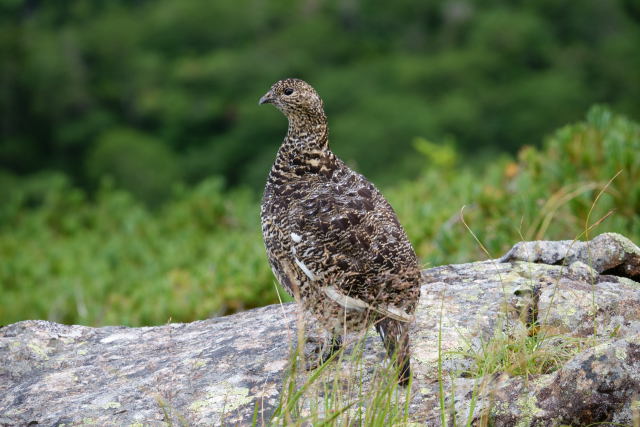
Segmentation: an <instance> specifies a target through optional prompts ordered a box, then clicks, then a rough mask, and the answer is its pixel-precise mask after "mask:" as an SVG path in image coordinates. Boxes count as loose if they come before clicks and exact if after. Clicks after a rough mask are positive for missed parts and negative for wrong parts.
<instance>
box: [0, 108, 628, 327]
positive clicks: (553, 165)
mask: <svg viewBox="0 0 640 427" xmlns="http://www.w3.org/2000/svg"><path fill="white" fill-rule="evenodd" d="M415 146H416V150H417V153H418V155H419V156H421V158H422V163H423V173H422V174H421V176H420V177H419V178H417V179H415V180H413V181H408V182H400V183H396V184H395V185H394V186H393V187H386V188H383V189H382V190H383V192H384V194H385V195H386V196H387V198H388V199H389V200H390V202H391V204H392V205H393V206H394V208H395V209H396V211H397V212H398V215H399V217H400V220H401V222H402V224H403V225H404V226H405V228H406V229H407V232H408V234H409V237H410V239H411V240H412V242H413V243H414V246H415V248H416V251H417V252H418V255H419V257H420V258H421V259H422V260H423V263H424V265H425V266H430V265H440V264H445V263H456V262H469V261H475V260H480V259H485V258H486V257H487V254H485V253H484V252H483V250H482V249H481V248H480V247H479V246H478V245H477V244H476V242H475V241H474V239H473V238H472V237H471V236H470V234H469V232H468V231H467V229H466V228H465V226H464V224H462V222H461V221H460V210H461V208H462V206H466V208H465V210H464V216H465V220H466V221H467V222H468V223H469V224H472V225H473V230H474V232H475V233H476V234H477V238H478V239H479V240H480V241H482V242H483V243H484V245H485V246H486V250H487V253H488V254H490V256H492V257H495V256H498V255H500V254H502V253H504V251H506V250H507V249H508V248H509V247H510V246H511V245H512V244H513V243H515V242H516V241H519V240H521V239H523V238H524V239H539V238H545V239H571V238H573V237H574V236H575V234H576V233H575V231H576V230H583V229H584V224H585V222H586V221H587V220H588V218H589V217H591V218H602V217H604V216H606V215H607V213H609V212H613V213H612V214H610V215H609V216H608V217H607V218H606V220H604V221H603V222H602V224H600V226H599V227H598V230H597V232H605V231H615V232H619V233H622V234H624V235H626V236H628V237H629V238H630V239H632V240H634V241H636V242H638V241H640V186H638V185H637V183H638V182H640V126H639V125H638V124H637V123H634V122H632V121H630V120H628V119H626V118H625V117H622V116H619V115H615V114H613V113H612V112H610V111H609V110H607V109H606V108H603V107H594V108H592V109H591V111H590V112H589V113H588V114H587V117H586V120H585V121H583V122H580V123H576V124H572V125H567V126H565V127H563V128H561V129H559V130H558V131H557V132H556V133H554V134H553V135H552V136H550V137H549V138H548V139H547V141H546V142H545V144H544V147H543V148H542V149H540V150H537V149H534V148H531V147H525V148H523V149H522V150H521V151H520V153H519V155H518V157H517V158H515V159H514V158H511V157H509V156H506V155H505V156H503V157H500V158H496V159H492V161H491V162H488V163H482V164H474V165H472V166H465V165H463V161H462V160H461V159H460V154H459V153H458V152H457V151H456V150H455V148H454V147H453V146H451V145H447V144H434V143H431V142H429V141H426V140H424V139H417V140H416V141H415ZM618 172H620V173H619V175H617V177H616V178H615V180H613V182H612V183H611V185H610V186H609V187H608V189H607V191H606V192H604V193H603V194H602V195H600V196H599V200H598V203H597V204H596V205H595V207H594V208H593V209H592V206H593V201H594V200H595V198H596V197H598V191H599V189H601V188H602V187H603V186H604V185H605V184H606V182H607V181H609V180H610V179H611V178H612V177H613V176H616V174H617V173H618ZM266 173H267V171H264V174H265V176H266ZM0 187H1V188H2V189H3V191H2V192H1V193H0V324H7V323H12V322H15V321H19V320H23V319H49V320H54V321H58V322H64V323H80V324H85V325H104V324H124V325H131V326H138V325H153V324H155V325H157V324H162V323H165V322H166V321H167V319H169V318H171V319H172V320H173V321H192V320H195V319H202V318H206V317H210V316H217V315H222V314H228V313H232V312H236V311H240V310H245V309H248V308H252V307H257V306H262V305H266V304H271V303H275V302H277V301H278V297H277V295H276V293H275V292H274V290H273V284H272V283H273V277H272V274H271V271H270V269H269V266H268V264H267V261H266V256H265V253H264V247H263V244H262V240H261V236H260V225H259V207H258V206H259V201H258V200H259V195H257V194H253V193H251V192H249V191H248V190H247V191H242V190H234V191H225V190H224V189H223V185H222V184H221V182H220V181H219V180H217V179H215V178H212V179H209V180H205V181H203V182H202V183H201V184H200V185H198V186H196V187H195V188H191V189H180V188H176V189H175V190H174V196H173V197H172V198H171V200H169V201H168V202H167V203H165V204H164V205H163V206H161V207H157V208H155V209H153V210H151V209H149V208H147V207H146V206H145V205H144V204H143V203H141V202H139V201H138V200H135V199H134V198H132V197H131V196H130V195H129V194H127V193H124V192H122V191H120V190H118V189H116V188H114V187H113V185H110V184H109V182H108V181H105V183H104V184H103V186H102V187H101V189H100V190H99V191H98V192H97V194H96V195H95V197H93V198H91V199H90V198H88V197H87V196H86V194H85V192H83V191H82V190H80V189H78V188H74V187H72V186H71V185H70V184H69V183H68V181H67V180H65V179H64V177H63V176H60V175H55V174H47V175H41V176H34V177H30V178H22V179H16V178H12V177H9V176H0ZM5 189H6V190H7V191H4V190H5Z"/></svg>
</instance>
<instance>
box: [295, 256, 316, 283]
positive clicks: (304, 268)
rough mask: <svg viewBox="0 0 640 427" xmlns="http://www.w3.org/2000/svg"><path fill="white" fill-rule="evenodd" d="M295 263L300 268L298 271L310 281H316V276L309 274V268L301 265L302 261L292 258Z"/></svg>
mask: <svg viewBox="0 0 640 427" xmlns="http://www.w3.org/2000/svg"><path fill="white" fill-rule="evenodd" d="M293 260H294V261H295V263H296V265H297V266H298V267H300V270H302V272H303V273H304V274H305V275H306V276H307V277H308V278H309V279H310V280H316V276H315V275H314V274H313V273H312V272H311V270H309V268H308V267H307V266H306V265H304V264H303V263H302V261H300V260H299V259H298V258H294V259H293Z"/></svg>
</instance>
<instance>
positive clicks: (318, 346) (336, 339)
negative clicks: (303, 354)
mask: <svg viewBox="0 0 640 427" xmlns="http://www.w3.org/2000/svg"><path fill="white" fill-rule="evenodd" d="M312 341H313V342H314V344H313V348H312V349H311V351H310V352H309V353H310V355H311V356H310V357H308V358H307V360H310V362H308V363H307V366H306V368H307V370H308V371H311V370H313V369H316V368H317V367H318V366H320V365H322V364H323V363H325V362H326V361H327V360H329V359H330V358H331V356H333V355H334V354H335V353H336V352H337V351H338V350H340V349H341V348H342V336H341V335H339V334H333V335H331V338H330V339H328V340H325V341H320V342H319V341H318V340H317V339H309V338H308V339H307V344H309V343H311V342H312ZM309 353H308V354H309ZM318 354H320V356H318Z"/></svg>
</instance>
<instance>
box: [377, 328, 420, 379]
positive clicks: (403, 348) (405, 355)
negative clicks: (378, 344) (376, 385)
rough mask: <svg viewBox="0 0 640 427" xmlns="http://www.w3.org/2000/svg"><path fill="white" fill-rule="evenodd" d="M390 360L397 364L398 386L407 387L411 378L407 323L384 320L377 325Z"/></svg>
mask: <svg viewBox="0 0 640 427" xmlns="http://www.w3.org/2000/svg"><path fill="white" fill-rule="evenodd" d="M376 330H377V331H378V334H380V338H382V342H383V343H384V346H385V348H386V349H387V354H388V355H389V358H390V359H391V360H393V361H394V362H395V367H396V370H397V372H398V384H400V385H401V386H402V387H406V386H407V384H409V378H410V377H411V362H410V344H409V328H408V326H407V324H406V323H403V322H399V321H397V320H393V319H389V318H384V319H382V320H380V321H378V322H377V323H376ZM394 357H395V359H394Z"/></svg>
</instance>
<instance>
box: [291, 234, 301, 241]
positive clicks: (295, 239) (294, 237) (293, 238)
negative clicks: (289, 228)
mask: <svg viewBox="0 0 640 427" xmlns="http://www.w3.org/2000/svg"><path fill="white" fill-rule="evenodd" d="M291 240H293V241H294V242H295V243H300V241H301V240H302V236H301V235H299V234H296V233H291Z"/></svg>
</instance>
